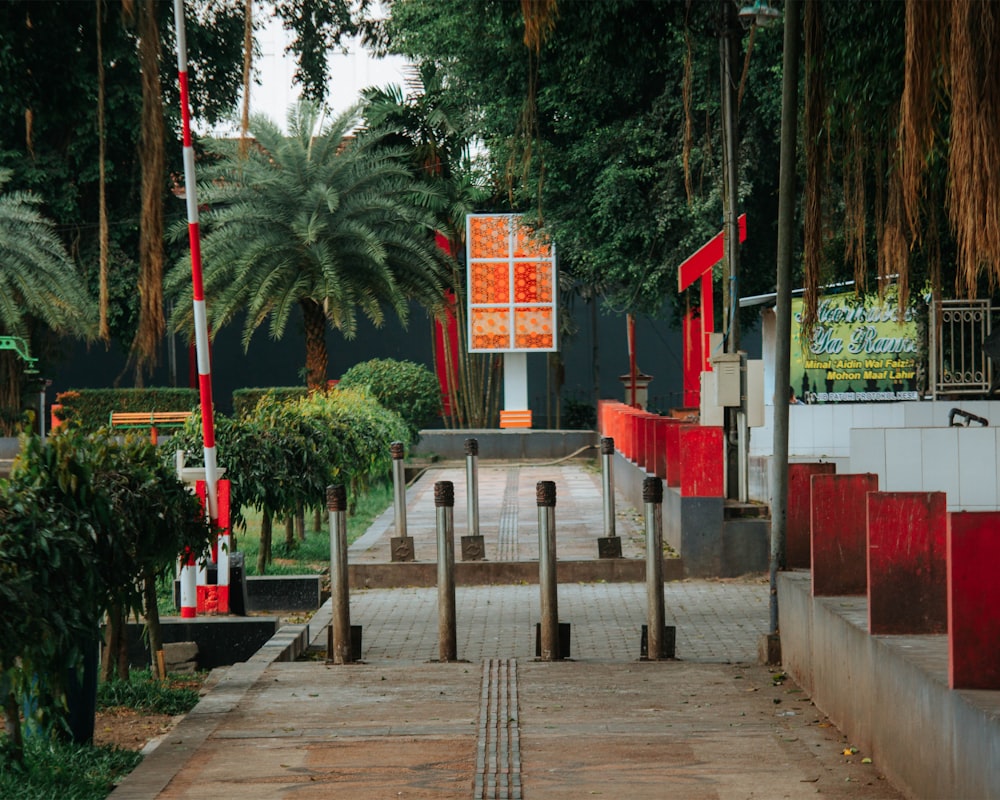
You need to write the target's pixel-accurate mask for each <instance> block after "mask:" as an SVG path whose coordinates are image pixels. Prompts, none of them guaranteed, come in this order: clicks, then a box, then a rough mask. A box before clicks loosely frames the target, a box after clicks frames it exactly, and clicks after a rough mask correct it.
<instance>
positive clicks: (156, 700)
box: [97, 670, 198, 716]
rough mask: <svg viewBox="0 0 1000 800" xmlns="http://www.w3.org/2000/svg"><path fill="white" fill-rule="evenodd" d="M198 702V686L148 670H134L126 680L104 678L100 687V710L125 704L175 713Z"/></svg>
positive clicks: (172, 714)
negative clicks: (165, 678)
mask: <svg viewBox="0 0 1000 800" xmlns="http://www.w3.org/2000/svg"><path fill="white" fill-rule="evenodd" d="M197 703H198V690H197V689H192V688H191V687H189V686H173V685H171V683H170V682H169V681H167V682H165V681H160V680H157V679H156V678H154V677H153V675H152V673H151V672H150V671H149V670H135V671H133V672H132V673H130V674H129V676H128V678H127V679H125V680H121V679H117V680H110V681H102V682H101V683H100V684H98V686H97V707H98V709H107V708H118V707H124V708H133V709H136V710H139V711H147V712H149V713H151V714H170V715H171V716H176V715H177V714H186V713H187V712H188V711H190V710H191V709H192V708H194V707H195V705H197Z"/></svg>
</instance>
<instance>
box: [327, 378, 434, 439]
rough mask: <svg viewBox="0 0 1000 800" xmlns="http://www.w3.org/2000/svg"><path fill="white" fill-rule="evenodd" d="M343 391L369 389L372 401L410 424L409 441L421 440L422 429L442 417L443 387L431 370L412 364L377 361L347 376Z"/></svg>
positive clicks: (343, 383) (341, 384) (341, 380)
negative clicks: (376, 401)
mask: <svg viewBox="0 0 1000 800" xmlns="http://www.w3.org/2000/svg"><path fill="white" fill-rule="evenodd" d="M338 387H339V388H343V389H354V388H364V389H367V390H368V391H369V392H370V393H371V395H372V397H374V398H375V399H376V400H378V402H379V403H381V404H382V405H383V406H385V407H386V408H387V409H389V410H390V411H395V412H396V413H397V414H399V416H401V417H402V418H403V420H404V421H405V422H406V426H407V428H408V430H409V437H408V441H409V442H410V443H414V442H416V441H418V440H419V439H420V429H421V428H423V427H426V426H427V425H428V424H430V423H431V422H433V421H434V420H435V419H436V418H437V416H438V415H439V414H440V413H441V385H440V383H438V379H437V376H436V375H435V374H434V373H433V372H431V371H430V370H429V369H427V367H425V366H422V365H420V364H415V363H413V362H412V361H396V360H395V359H392V358H381V359H380V358H375V359H372V360H371V361H363V362H362V363H360V364H355V365H354V366H353V367H351V368H350V369H349V370H347V372H345V373H344V375H343V377H342V378H341V379H340V383H339V384H338Z"/></svg>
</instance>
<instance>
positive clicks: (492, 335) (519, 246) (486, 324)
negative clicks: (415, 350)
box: [465, 214, 559, 353]
mask: <svg viewBox="0 0 1000 800" xmlns="http://www.w3.org/2000/svg"><path fill="white" fill-rule="evenodd" d="M465 225H466V242H467V245H466V247H467V256H468V258H467V263H468V278H469V294H468V302H469V351H470V352H489V353H496V352H501V353H517V352H537V351H542V352H545V351H554V350H558V349H559V348H558V341H557V336H556V328H557V326H556V287H557V283H556V259H555V247H554V246H553V245H552V244H551V243H549V242H546V241H543V240H541V239H539V238H536V237H535V236H534V235H533V234H532V232H531V231H530V230H528V229H527V228H526V227H523V226H522V225H521V224H520V215H518V214H470V215H469V216H468V217H467V218H466V223H465Z"/></svg>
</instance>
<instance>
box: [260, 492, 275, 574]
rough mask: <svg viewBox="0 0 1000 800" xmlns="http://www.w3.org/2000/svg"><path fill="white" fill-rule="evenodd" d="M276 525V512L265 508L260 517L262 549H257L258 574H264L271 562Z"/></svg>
mask: <svg viewBox="0 0 1000 800" xmlns="http://www.w3.org/2000/svg"><path fill="white" fill-rule="evenodd" d="M273 526H274V514H272V513H271V510H270V509H269V508H265V509H264V511H263V514H262V515H261V518H260V549H259V550H258V551H257V574H258V575H263V574H264V573H265V572H266V571H267V565H268V564H270V563H271V530H272V528H273Z"/></svg>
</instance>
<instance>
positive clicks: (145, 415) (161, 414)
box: [108, 411, 191, 444]
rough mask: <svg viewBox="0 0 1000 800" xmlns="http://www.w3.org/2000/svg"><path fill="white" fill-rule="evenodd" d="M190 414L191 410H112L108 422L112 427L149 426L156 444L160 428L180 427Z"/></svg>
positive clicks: (152, 439)
mask: <svg viewBox="0 0 1000 800" xmlns="http://www.w3.org/2000/svg"><path fill="white" fill-rule="evenodd" d="M190 416H191V412H190V411H112V412H111V414H110V416H109V418H108V422H109V424H110V425H111V427H112V428H149V438H150V441H152V443H153V444H156V440H157V429H158V428H179V427H181V426H182V425H183V424H184V423H185V422H187V419H188V417H190Z"/></svg>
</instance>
